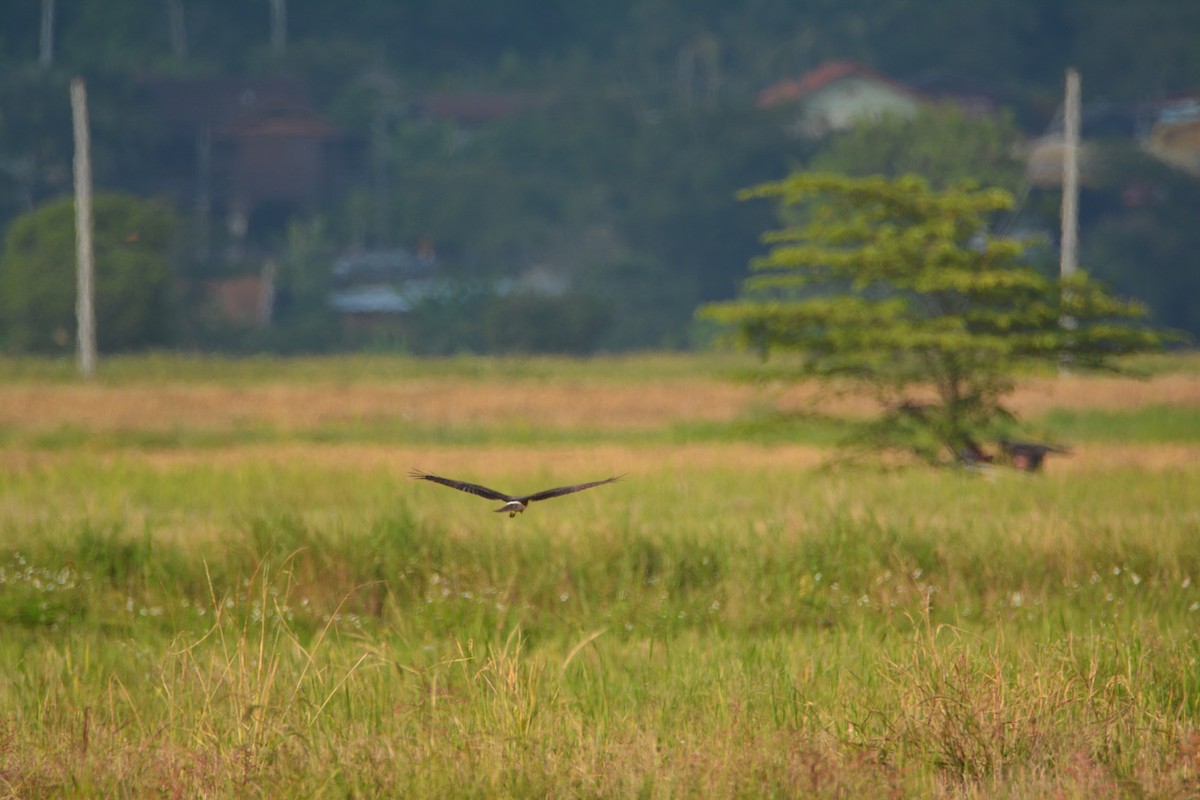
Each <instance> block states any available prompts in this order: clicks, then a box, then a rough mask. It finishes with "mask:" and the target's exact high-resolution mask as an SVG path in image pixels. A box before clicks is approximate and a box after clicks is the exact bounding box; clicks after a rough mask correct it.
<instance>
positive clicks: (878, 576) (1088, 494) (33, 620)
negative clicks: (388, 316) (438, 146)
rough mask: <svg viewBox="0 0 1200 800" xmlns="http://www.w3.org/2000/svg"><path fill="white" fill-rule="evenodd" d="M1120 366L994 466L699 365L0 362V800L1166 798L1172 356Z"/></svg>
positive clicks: (1031, 413) (1196, 413)
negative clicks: (1030, 471) (875, 455)
mask: <svg viewBox="0 0 1200 800" xmlns="http://www.w3.org/2000/svg"><path fill="white" fill-rule="evenodd" d="M1140 366H1143V367H1144V368H1145V369H1146V371H1147V374H1148V375H1149V377H1147V378H1146V379H1144V380H1140V381H1131V380H1125V379H1116V378H1112V377H1086V376H1080V375H1072V376H1068V377H1065V378H1058V377H1056V376H1053V375H1044V374H1043V375H1030V376H1027V377H1026V378H1025V379H1024V380H1023V381H1022V383H1021V387H1020V389H1019V391H1018V392H1017V394H1016V397H1015V404H1016V406H1017V407H1018V409H1019V410H1020V411H1021V412H1022V413H1023V415H1024V417H1025V419H1026V421H1027V422H1028V423H1029V425H1030V428H1031V429H1032V430H1035V431H1038V432H1040V433H1041V434H1043V435H1045V436H1047V437H1049V438H1052V439H1055V440H1061V441H1065V442H1068V443H1069V444H1070V445H1071V446H1072V448H1073V452H1072V454H1071V455H1070V456H1065V457H1059V458H1056V459H1052V460H1051V461H1050V462H1049V463H1048V466H1047V469H1046V472H1045V473H1044V474H1042V475H1038V476H1027V475H1023V474H1018V473H1015V472H1012V471H1008V470H1003V469H996V470H993V471H991V472H990V473H988V474H986V475H976V474H966V473H959V472H955V471H951V470H933V469H929V468H924V467H903V466H901V467H897V465H895V464H891V465H887V466H884V465H882V464H879V463H874V462H871V461H867V462H865V463H844V462H840V461H836V460H833V459H832V458H831V456H833V455H834V453H835V450H834V448H833V443H834V442H835V441H836V440H837V438H838V437H839V436H840V435H841V433H842V425H843V423H844V420H846V419H848V418H854V417H856V416H858V415H861V414H862V413H863V412H864V411H865V410H866V409H865V407H864V406H863V405H862V404H861V403H859V402H856V401H855V400H854V399H853V398H852V397H838V398H835V399H832V400H828V401H826V400H823V399H822V398H820V397H819V396H818V395H816V394H815V393H814V392H813V391H812V389H811V388H810V387H793V386H788V385H786V384H775V383H772V382H762V383H758V384H746V383H738V382H735V381H733V380H731V379H730V376H731V375H733V374H735V373H738V372H741V371H744V369H745V368H746V367H747V365H746V364H745V363H743V362H741V361H740V360H738V359H734V358H732V357H684V356H642V357H632V358H621V359H597V360H592V361H565V360H554V359H533V360H507V361H504V360H486V359H453V360H444V361H420V360H414V359H404V358H387V357H375V358H367V357H357V358H350V359H328V360H322V359H314V360H294V361H280V362H274V361H261V360H253V359H251V360H242V361H225V360H216V359H205V358H192V359H186V358H174V357H168V356H156V357H142V358H130V359H122V360H113V361H109V362H106V363H105V364H104V365H103V367H102V375H101V377H100V379H99V380H97V381H96V382H94V383H93V384H88V385H84V384H81V383H79V382H77V381H76V380H75V379H74V378H73V377H72V374H71V365H70V364H68V363H64V362H41V361H26V360H21V361H17V360H0V631H2V632H3V636H2V637H0V796H12V797H28V798H42V797H55V796H69V797H112V796H118V797H119V796H125V797H181V798H191V797H240V798H252V797H290V796H294V797H423V796H424V797H528V796H550V797H645V798H667V797H690V796H716V797H747V798H750V797H772V796H773V797H1012V798H1034V797H1036V798H1044V797H1058V798H1085V797H1086V798H1089V799H1090V800H1097V799H1098V798H1108V797H1151V796H1153V797H1181V798H1182V797H1194V796H1197V795H1198V794H1200V637H1197V635H1196V632H1197V630H1198V629H1200V490H1198V489H1197V488H1196V487H1197V486H1200V360H1197V359H1196V358H1195V357H1172V358H1161V359H1155V360H1152V361H1145V362H1142V363H1141V365H1140ZM412 467H420V468H423V469H427V470H430V471H434V472H438V473H440V474H447V475H452V476H455V477H460V478H464V479H467V480H473V481H477V482H482V483H486V484H488V485H493V486H496V487H497V488H501V489H505V490H508V491H514V492H515V491H533V490H536V489H541V488H545V487H547V486H552V485H557V484H558V483H573V482H577V481H582V480H591V479H595V478H601V477H606V476H608V475H610V474H625V475H626V477H625V478H624V480H622V481H621V482H618V483H616V484H614V485H611V486H604V487H601V488H598V489H595V490H593V491H589V492H585V493H581V494H577V495H572V496H569V497H565V498H562V499H556V500H552V501H548V502H546V503H539V504H536V505H534V506H533V507H532V508H531V509H530V510H529V511H528V512H527V513H526V514H524V515H523V516H520V517H517V518H515V519H509V518H508V517H507V516H504V515H498V514H492V513H491V511H490V509H491V508H493V507H494V506H495V505H496V504H494V503H489V502H488V501H484V500H481V499H479V498H475V497H471V496H469V495H466V494H462V493H459V492H455V491H452V490H450V489H446V488H444V487H440V486H436V485H433V484H430V483H425V482H417V481H411V480H409V479H408V478H407V477H406V474H407V472H408V470H409V469H410V468H412Z"/></svg>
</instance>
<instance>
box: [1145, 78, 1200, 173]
mask: <svg viewBox="0 0 1200 800" xmlns="http://www.w3.org/2000/svg"><path fill="white" fill-rule="evenodd" d="M1142 147H1143V148H1144V149H1145V150H1146V152H1148V153H1150V155H1152V156H1154V157H1155V158H1157V159H1158V160H1160V161H1162V162H1163V163H1165V164H1169V165H1171V166H1172V167H1175V168H1176V169H1179V170H1182V171H1184V172H1187V173H1188V174H1190V175H1194V176H1196V177H1200V95H1191V96H1185V97H1178V98H1174V99H1172V100H1170V101H1168V102H1166V103H1161V104H1159V105H1158V106H1157V107H1156V108H1155V109H1154V110H1153V112H1152V121H1151V125H1150V130H1149V132H1148V133H1147V134H1146V136H1145V138H1144V139H1143V141H1142Z"/></svg>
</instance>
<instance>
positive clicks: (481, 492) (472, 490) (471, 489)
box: [408, 469, 586, 502]
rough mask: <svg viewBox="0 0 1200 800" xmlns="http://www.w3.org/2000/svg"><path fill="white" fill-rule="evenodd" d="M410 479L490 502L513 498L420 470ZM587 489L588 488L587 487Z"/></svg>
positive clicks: (413, 473) (484, 487)
mask: <svg viewBox="0 0 1200 800" xmlns="http://www.w3.org/2000/svg"><path fill="white" fill-rule="evenodd" d="M408 476H409V477H410V478H418V479H420V480H424V481H433V482H434V483H440V484H441V485H442V486H449V487H450V488H451V489H458V490H459V491H460V492H467V493H468V494H474V495H478V496H479V497H486V498H487V499H489V500H504V501H505V502H507V501H509V500H512V499H513V498H512V497H510V496H509V495H506V494H505V493H504V492H497V491H496V490H495V489H489V488H488V487H486V486H480V485H479V484H477V483H467V482H466V481H456V480H454V479H453V478H443V477H441V476H440V475H430V474H429V473H428V472H422V471H421V470H419V469H414V470H412V471H410V472H409V473H408ZM585 488H586V487H585Z"/></svg>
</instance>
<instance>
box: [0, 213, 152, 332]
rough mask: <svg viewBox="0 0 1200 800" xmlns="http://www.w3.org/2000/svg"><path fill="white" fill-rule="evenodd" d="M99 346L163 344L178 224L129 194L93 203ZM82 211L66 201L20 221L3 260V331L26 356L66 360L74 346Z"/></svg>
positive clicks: (8, 240) (0, 263) (0, 282)
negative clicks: (77, 212)
mask: <svg viewBox="0 0 1200 800" xmlns="http://www.w3.org/2000/svg"><path fill="white" fill-rule="evenodd" d="M94 216H95V232H94V239H93V242H94V249H95V255H96V267H95V269H96V274H95V293H96V294H95V301H96V338H97V343H98V345H99V347H100V349H102V350H109V351H112V350H129V349H135V348H139V347H147V346H151V345H159V344H163V343H164V342H165V341H166V339H167V335H168V328H169V326H168V321H169V313H168V305H167V295H168V289H169V286H170V268H169V256H170V251H171V246H172V242H173V239H174V235H175V230H176V217H175V215H174V213H173V212H172V211H170V210H169V209H167V208H166V207H165V206H163V205H161V204H159V203H156V202H154V201H151V200H143V199H140V198H137V197H133V196H131V195H125V194H101V195H98V196H97V197H96V198H95V201H94ZM75 286H76V277H75V203H74V200H73V198H70V197H67V198H63V199H61V200H57V201H55V202H53V203H50V204H47V205H44V206H42V207H41V208H38V209H36V210H34V211H32V212H30V213H28V214H25V215H23V216H21V217H19V218H18V219H16V220H15V221H14V222H13V223H12V226H11V227H10V228H9V232H8V236H7V237H6V239H5V247H4V254H3V258H0V331H3V339H4V341H6V343H7V344H8V346H10V347H11V348H13V349H15V350H17V351H23V352H41V353H62V352H67V351H70V350H71V349H72V348H73V347H74V341H75V296H76V290H75Z"/></svg>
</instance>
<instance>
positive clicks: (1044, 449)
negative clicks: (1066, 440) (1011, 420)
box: [1000, 439, 1071, 472]
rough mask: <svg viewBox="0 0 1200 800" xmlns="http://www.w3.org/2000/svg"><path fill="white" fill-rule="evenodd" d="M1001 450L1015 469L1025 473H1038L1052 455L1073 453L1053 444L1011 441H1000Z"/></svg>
mask: <svg viewBox="0 0 1200 800" xmlns="http://www.w3.org/2000/svg"><path fill="white" fill-rule="evenodd" d="M1000 449H1001V450H1003V451H1004V454H1005V455H1006V456H1008V460H1009V462H1010V463H1011V464H1012V465H1013V468H1015V469H1020V470H1024V471H1025V472H1037V471H1038V470H1040V469H1041V468H1042V461H1043V460H1045V458H1046V456H1047V455H1048V454H1050V453H1060V454H1066V453H1070V452H1071V451H1070V450H1068V449H1067V448H1065V447H1059V446H1057V445H1052V444H1037V443H1034V442H1014V441H1011V440H1009V439H1001V440H1000Z"/></svg>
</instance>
